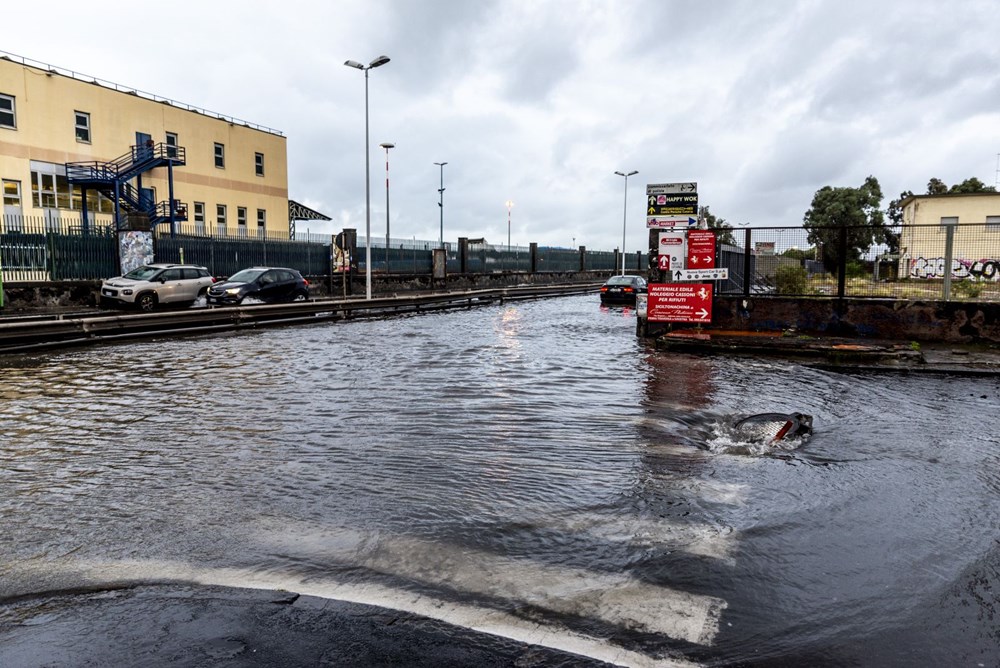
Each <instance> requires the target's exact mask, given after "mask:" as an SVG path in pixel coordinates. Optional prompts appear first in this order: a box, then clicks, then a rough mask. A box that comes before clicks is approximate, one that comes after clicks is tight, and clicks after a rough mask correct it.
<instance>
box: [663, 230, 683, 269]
mask: <svg viewBox="0 0 1000 668" xmlns="http://www.w3.org/2000/svg"><path fill="white" fill-rule="evenodd" d="M659 236H660V243H659V246H658V248H657V257H664V256H665V257H666V258H667V259H666V260H660V262H664V261H665V262H666V263H667V267H668V268H669V267H676V268H679V269H682V268H683V267H684V259H685V255H686V254H687V243H686V235H685V233H684V232H660V235H659Z"/></svg>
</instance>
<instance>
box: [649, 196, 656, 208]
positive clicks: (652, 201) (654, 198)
mask: <svg viewBox="0 0 1000 668" xmlns="http://www.w3.org/2000/svg"><path fill="white" fill-rule="evenodd" d="M654 204H656V195H650V196H649V205H650V206H653V205H654Z"/></svg>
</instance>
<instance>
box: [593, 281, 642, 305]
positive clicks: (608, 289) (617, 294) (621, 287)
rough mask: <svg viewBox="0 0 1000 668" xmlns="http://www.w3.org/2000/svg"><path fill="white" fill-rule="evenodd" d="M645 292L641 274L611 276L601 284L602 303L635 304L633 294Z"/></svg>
mask: <svg viewBox="0 0 1000 668" xmlns="http://www.w3.org/2000/svg"><path fill="white" fill-rule="evenodd" d="M644 292H646V279H644V278H643V277H642V276H612V277H611V278H609V279H608V280H607V282H606V283H605V284H604V285H602V286H601V303H602V304H632V305H634V304H635V296H636V295H637V294H640V293H644Z"/></svg>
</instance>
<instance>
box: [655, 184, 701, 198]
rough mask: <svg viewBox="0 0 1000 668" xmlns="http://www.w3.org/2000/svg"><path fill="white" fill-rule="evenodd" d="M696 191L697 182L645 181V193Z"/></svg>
mask: <svg viewBox="0 0 1000 668" xmlns="http://www.w3.org/2000/svg"><path fill="white" fill-rule="evenodd" d="M696 192H698V182H697V181H688V182H686V183H647V184H646V195H647V196H649V195H683V194H685V193H696Z"/></svg>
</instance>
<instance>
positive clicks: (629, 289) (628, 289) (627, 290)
mask: <svg viewBox="0 0 1000 668" xmlns="http://www.w3.org/2000/svg"><path fill="white" fill-rule="evenodd" d="M625 292H635V290H633V289H632V288H625Z"/></svg>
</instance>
